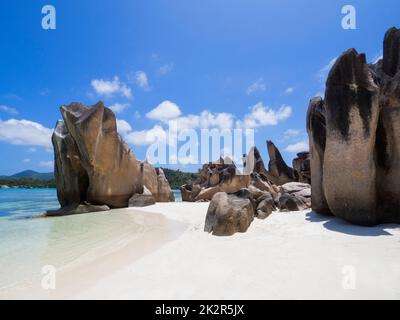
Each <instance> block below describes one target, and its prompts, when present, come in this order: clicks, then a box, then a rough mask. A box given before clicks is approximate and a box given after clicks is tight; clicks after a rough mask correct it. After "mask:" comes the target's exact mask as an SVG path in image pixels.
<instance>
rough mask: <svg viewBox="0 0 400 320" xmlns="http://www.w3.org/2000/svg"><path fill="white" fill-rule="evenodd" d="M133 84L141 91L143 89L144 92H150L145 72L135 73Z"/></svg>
mask: <svg viewBox="0 0 400 320" xmlns="http://www.w3.org/2000/svg"><path fill="white" fill-rule="evenodd" d="M135 82H136V84H137V85H138V86H139V87H140V88H141V89H143V90H145V91H149V90H150V86H149V79H148V77H147V74H146V72H144V71H137V72H136V73H135Z"/></svg>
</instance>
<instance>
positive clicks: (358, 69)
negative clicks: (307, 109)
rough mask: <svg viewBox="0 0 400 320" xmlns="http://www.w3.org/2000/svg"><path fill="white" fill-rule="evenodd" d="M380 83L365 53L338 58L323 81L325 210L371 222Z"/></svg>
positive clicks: (349, 51)
mask: <svg viewBox="0 0 400 320" xmlns="http://www.w3.org/2000/svg"><path fill="white" fill-rule="evenodd" d="M378 98H379V89H378V87H377V85H376V84H375V83H374V81H373V78H372V76H371V72H370V71H369V68H368V65H367V63H366V58H365V55H363V54H358V53H357V51H355V50H354V49H350V50H348V51H346V52H345V53H344V54H343V55H342V56H340V57H339V58H338V60H337V61H336V63H335V65H334V66H333V68H332V70H331V71H330V73H329V77H328V80H327V83H326V93H325V107H326V145H325V153H324V165H323V172H324V180H323V183H324V192H325V197H326V199H327V202H328V205H329V208H330V210H331V211H332V212H333V213H334V214H335V215H336V216H338V217H341V218H344V219H346V220H348V221H351V222H354V223H360V224H361V223H363V224H375V223H376V219H375V215H374V214H371V212H372V211H375V208H376V204H377V202H376V188H375V176H376V167H375V163H374V157H373V156H372V155H373V153H374V149H375V137H376V128H377V123H378V116H379V100H378Z"/></svg>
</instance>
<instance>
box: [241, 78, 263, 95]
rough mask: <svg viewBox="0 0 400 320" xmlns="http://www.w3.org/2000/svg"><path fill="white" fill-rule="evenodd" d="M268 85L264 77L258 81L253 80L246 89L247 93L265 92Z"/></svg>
mask: <svg viewBox="0 0 400 320" xmlns="http://www.w3.org/2000/svg"><path fill="white" fill-rule="evenodd" d="M265 90H266V85H265V82H264V79H263V78H259V79H258V80H257V81H256V82H253V83H252V84H251V85H250V86H249V87H248V88H247V90H246V94H247V95H250V94H253V93H256V92H264V91H265Z"/></svg>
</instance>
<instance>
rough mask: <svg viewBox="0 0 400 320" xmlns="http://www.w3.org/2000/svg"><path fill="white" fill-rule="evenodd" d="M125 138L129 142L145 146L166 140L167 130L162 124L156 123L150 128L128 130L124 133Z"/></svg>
mask: <svg viewBox="0 0 400 320" xmlns="http://www.w3.org/2000/svg"><path fill="white" fill-rule="evenodd" d="M124 139H125V141H126V142H128V143H132V144H134V145H138V146H145V145H149V144H152V143H155V142H157V141H165V140H166V139H167V132H166V131H165V130H164V129H163V128H162V127H161V126H160V125H155V126H154V127H153V128H151V129H149V130H142V131H132V132H127V133H125V135H124Z"/></svg>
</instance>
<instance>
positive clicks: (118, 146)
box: [61, 102, 143, 208]
mask: <svg viewBox="0 0 400 320" xmlns="http://www.w3.org/2000/svg"><path fill="white" fill-rule="evenodd" d="M61 113H62V115H63V118H64V121H65V125H66V127H67V129H68V131H69V133H70V134H71V136H72V138H73V139H74V141H75V143H76V145H77V147H78V150H79V154H80V161H81V164H82V167H83V168H84V169H85V171H86V173H87V175H88V177H89V186H88V189H87V201H88V202H90V203H93V204H106V205H108V206H110V207H112V208H121V207H127V206H128V201H129V198H130V197H131V196H132V195H133V194H134V193H141V191H142V189H143V185H142V184H141V183H140V176H139V162H138V161H137V160H136V157H135V155H134V154H133V152H132V151H131V150H130V149H129V147H128V146H127V145H126V144H125V143H124V142H123V141H122V139H121V137H120V136H119V134H118V133H117V125H116V119H115V115H114V113H113V112H112V111H111V110H110V109H108V108H105V107H104V104H103V103H102V102H99V103H97V104H96V105H94V106H93V107H86V106H84V105H82V104H80V103H72V104H71V105H69V106H68V107H66V106H63V107H61Z"/></svg>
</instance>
